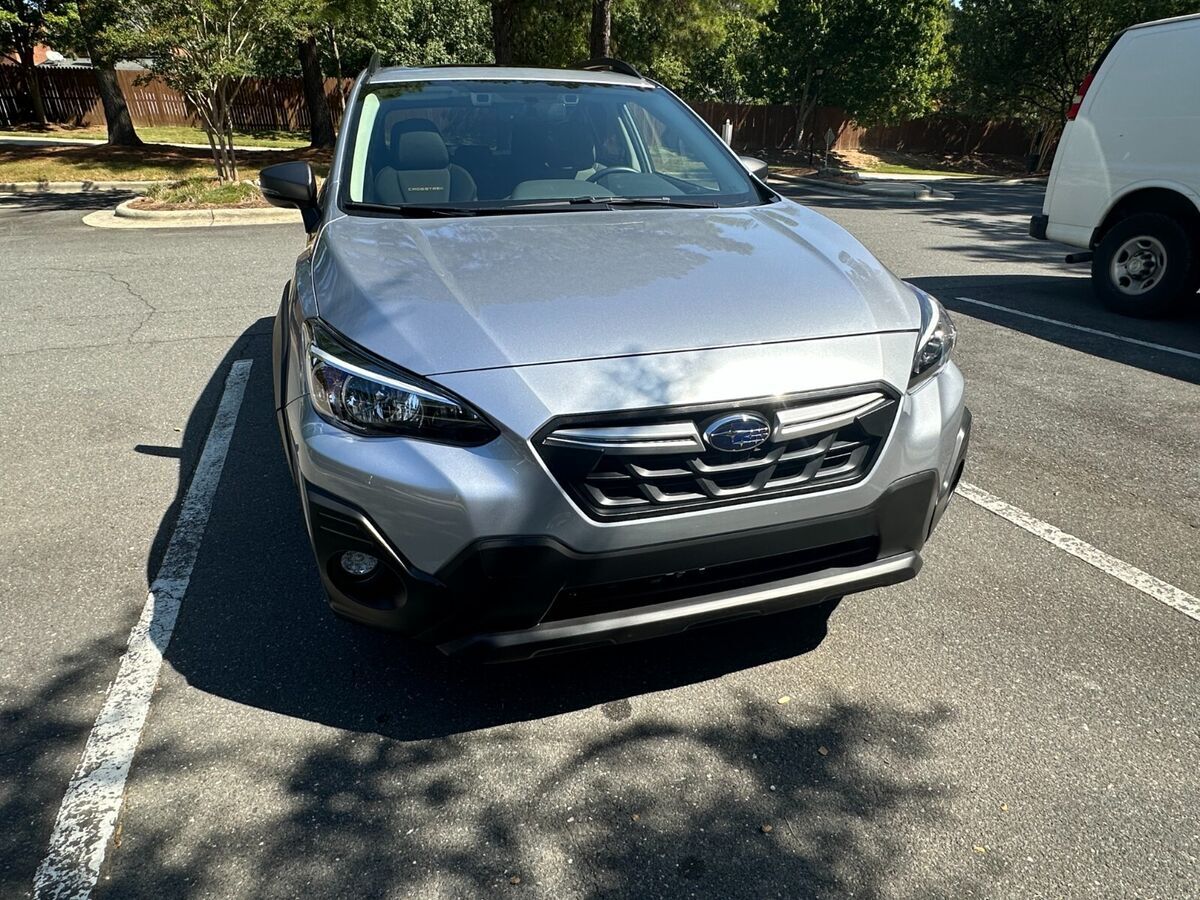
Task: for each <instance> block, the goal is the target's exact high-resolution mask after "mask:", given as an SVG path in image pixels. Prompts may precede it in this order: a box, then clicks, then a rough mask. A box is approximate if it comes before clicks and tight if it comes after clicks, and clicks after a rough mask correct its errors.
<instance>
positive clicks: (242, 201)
mask: <svg viewBox="0 0 1200 900" xmlns="http://www.w3.org/2000/svg"><path fill="white" fill-rule="evenodd" d="M133 205H134V206H135V207H137V208H138V209H180V208H183V209H252V208H261V207H266V206H269V205H270V204H268V203H267V201H266V200H264V199H263V197H262V194H261V193H260V192H259V190H258V188H257V187H256V186H255V184H254V183H253V182H251V181H236V182H226V183H225V184H222V183H221V182H219V181H217V180H216V179H215V178H207V177H203V178H188V179H187V180H185V181H176V182H173V183H172V184H160V185H156V186H155V187H152V188H150V190H148V191H147V192H146V194H145V196H143V197H139V198H138V199H137V200H135V201H134V202H133Z"/></svg>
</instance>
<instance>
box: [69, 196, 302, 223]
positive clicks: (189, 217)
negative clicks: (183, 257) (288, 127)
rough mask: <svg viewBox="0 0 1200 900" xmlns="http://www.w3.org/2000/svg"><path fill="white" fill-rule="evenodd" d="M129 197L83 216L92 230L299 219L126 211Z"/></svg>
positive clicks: (254, 212) (227, 212)
mask: <svg viewBox="0 0 1200 900" xmlns="http://www.w3.org/2000/svg"><path fill="white" fill-rule="evenodd" d="M135 199H137V198H136V197H135V198H131V199H129V200H126V201H125V202H124V203H120V204H118V205H117V207H116V209H102V210H99V211H97V212H94V213H89V214H88V215H86V216H84V217H83V222H84V224H85V225H91V226H92V227H93V228H213V227H223V226H225V227H227V226H231V225H290V224H293V223H295V224H300V223H301V222H303V219H301V217H300V211H299V210H296V209H130V206H129V205H130V204H131V203H132V202H133V201H134V200H135Z"/></svg>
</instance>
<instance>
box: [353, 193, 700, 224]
mask: <svg viewBox="0 0 1200 900" xmlns="http://www.w3.org/2000/svg"><path fill="white" fill-rule="evenodd" d="M345 206H346V209H347V210H356V211H358V210H361V211H362V212H377V213H386V214H387V215H391V216H403V217H406V218H417V219H428V218H436V217H440V216H447V217H450V216H504V215H517V214H520V213H539V212H569V211H571V210H575V209H616V208H618V207H643V208H645V207H657V208H660V209H671V208H675V209H714V208H716V206H717V201H715V200H702V199H695V198H689V197H547V198H545V199H539V200H517V201H513V202H509V203H501V204H500V205H499V206H422V205H418V204H415V203H403V204H399V203H398V204H396V205H394V206H393V205H392V204H389V203H368V202H366V201H362V200H347V201H346V203H345Z"/></svg>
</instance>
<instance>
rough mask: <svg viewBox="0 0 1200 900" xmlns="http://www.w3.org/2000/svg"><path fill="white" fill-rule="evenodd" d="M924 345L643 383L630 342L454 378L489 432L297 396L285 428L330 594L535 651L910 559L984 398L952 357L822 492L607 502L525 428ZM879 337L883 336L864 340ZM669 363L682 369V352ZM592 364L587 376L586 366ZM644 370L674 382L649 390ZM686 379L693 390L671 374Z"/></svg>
mask: <svg viewBox="0 0 1200 900" xmlns="http://www.w3.org/2000/svg"><path fill="white" fill-rule="evenodd" d="M911 344H912V336H911V335H907V334H899V335H885V336H880V337H871V338H847V339H839V340H837V341H829V342H812V344H809V345H804V346H801V347H798V348H793V347H785V348H754V349H752V350H751V349H742V350H722V351H706V352H704V353H699V354H696V355H695V357H696V358H695V365H693V366H690V367H689V365H688V363H690V362H692V361H691V360H687V361H680V360H678V359H676V358H666V359H665V360H664V361H663V362H659V361H658V360H657V358H652V359H650V360H648V361H646V362H644V363H642V367H643V368H645V369H647V370H648V371H647V372H641V373H639V374H641V375H647V374H649V375H663V376H670V378H668V377H662V378H660V379H657V380H656V379H650V378H643V379H641V380H639V381H638V382H637V383H636V385H635V387H636V388H637V389H638V392H637V393H636V394H635V393H634V392H633V391H631V390H629V389H628V388H627V387H626V383H628V380H629V379H628V373H627V371H625V370H622V369H621V368H620V366H621V365H622V361H612V362H611V363H610V362H607V361H606V362H602V363H589V364H587V365H586V366H584V365H583V364H565V365H563V366H544V367H531V368H530V369H527V370H525V371H517V370H500V371H498V372H488V373H480V374H469V375H464V376H457V377H456V378H455V379H454V380H450V379H443V383H445V384H447V386H449V387H451V388H452V389H454V390H455V391H456V392H457V393H459V394H460V395H461V396H464V397H466V399H467V400H468V401H470V402H473V403H476V404H477V405H478V406H479V408H481V409H486V410H488V411H489V413H492V414H493V416H494V417H495V419H496V420H497V421H498V422H500V423H501V424H502V426H503V430H504V435H503V436H502V437H501V438H500V439H498V440H496V441H493V442H492V443H491V444H488V445H486V446H483V447H477V448H459V447H446V446H441V445H436V444H430V443H428V442H422V441H411V440H405V439H370V438H360V437H356V436H354V435H350V434H348V433H346V432H344V431H341V430H339V429H336V428H334V427H333V426H331V425H329V424H327V423H325V422H324V421H323V420H321V419H320V418H318V417H317V416H316V415H315V414H314V413H313V411H312V408H311V405H310V403H309V401H308V398H307V397H306V396H304V395H302V394H301V395H299V396H295V397H294V399H293V400H292V401H291V402H290V403H288V404H287V405H286V406H285V407H284V410H283V416H282V418H283V427H284V431H285V433H286V435H287V438H286V443H287V445H288V448H289V453H290V454H291V458H292V461H293V470H294V471H295V472H296V473H297V475H298V478H299V480H300V482H301V484H302V485H303V489H302V492H301V493H302V497H303V500H304V505H305V513H306V520H307V523H308V527H309V531H310V535H311V537H312V542H313V546H314V549H315V551H316V555H317V560H318V563H319V567H320V572H321V577H322V579H323V581H324V583H325V587H326V589H327V591H328V593H329V597H330V601H331V604H332V605H333V607H334V608H335V609H336V610H337V611H338V612H339V613H341V614H343V615H345V616H347V617H349V618H352V619H355V620H358V621H362V622H365V623H368V624H371V625H375V626H380V627H386V628H391V629H395V630H398V631H400V632H402V633H405V634H407V635H410V636H413V637H417V638H420V639H423V640H426V641H431V642H434V643H436V644H438V645H439V646H441V647H442V649H444V650H445V651H447V652H450V653H458V654H464V655H475V656H486V657H489V658H522V657H528V656H532V655H536V654H538V653H542V652H547V651H550V650H555V649H560V648H562V647H567V646H577V645H579V644H591V643H610V642H615V641H623V640H631V639H635V638H638V637H646V636H651V635H654V634H661V633H664V632H668V631H680V630H685V629H687V628H689V627H692V626H693V625H696V624H698V623H707V622H710V621H714V620H720V619H725V618H731V617H743V616H746V615H755V614H759V613H762V612H768V611H775V610H777V609H783V608H789V607H795V606H802V605H806V604H810V603H818V602H820V601H821V600H823V599H826V598H828V597H832V596H840V595H843V594H847V593H852V592H854V591H860V590H867V589H869V588H874V587H879V586H881V585H883V584H890V583H893V582H895V581H901V580H904V579H906V578H910V577H912V576H913V575H915V574H916V572H917V570H918V569H919V566H920V559H919V553H920V551H921V549H922V547H923V545H924V542H925V539H926V538H927V537H928V535H929V533H930V532H931V531H932V529H933V527H934V526H935V525H936V523H937V521H938V519H939V518H940V516H941V514H942V512H943V511H944V509H945V507H946V504H947V503H948V501H949V498H950V496H951V493H952V491H953V486H954V484H955V483H956V482H957V479H958V477H959V475H960V474H961V470H962V464H963V460H964V458H965V455H966V452H967V443H968V440H969V434H970V414H969V413H968V412H967V411H966V409H965V407H964V405H963V382H962V376H961V374H960V373H959V372H958V370H957V368H955V367H954V366H953V364H951V365H950V366H948V367H947V368H946V369H945V370H943V372H941V373H940V374H939V375H938V376H937V377H936V378H934V379H932V380H931V381H930V382H927V383H926V384H925V385H924V386H922V387H921V388H920V389H918V390H917V391H914V392H912V393H905V394H903V395H902V398H901V403H900V409H899V411H898V413H897V415H896V418H895V423H894V425H893V427H892V430H891V433H890V434H889V435H888V437H887V439H886V443H885V445H884V446H883V448H882V450H881V452H880V453H879V457H878V459H877V461H876V462H875V464H874V465H873V467H872V469H871V470H870V472H869V474H868V475H867V476H866V477H865V478H864V479H863V480H861V481H859V482H857V483H855V484H852V485H849V486H844V487H835V488H831V489H828V490H824V491H821V492H818V493H813V494H809V495H799V496H785V497H777V498H770V499H762V500H756V501H753V502H745V503H742V504H739V505H733V506H727V507H720V508H716V509H703V510H691V511H685V512H680V513H678V514H673V515H667V516H661V517H658V518H650V519H639V520H633V521H620V522H603V521H595V520H593V519H591V518H589V517H588V516H587V515H585V514H584V513H583V512H582V511H581V509H580V508H579V507H577V506H576V505H575V504H574V503H573V502H572V500H571V499H570V498H569V497H568V495H567V494H566V493H565V492H564V490H563V489H562V487H560V486H559V484H558V483H556V481H555V479H554V477H553V476H552V475H551V474H550V472H549V471H548V470H547V469H546V467H545V466H544V465H543V464H542V462H541V460H539V458H538V456H537V454H536V453H535V452H534V451H533V448H532V446H531V444H530V439H529V438H527V437H526V438H522V437H521V435H534V434H536V433H537V432H538V429H539V428H541V427H542V426H543V425H544V424H545V423H546V422H547V421H550V420H552V419H553V418H554V416H556V415H562V414H565V413H568V412H570V411H572V410H587V409H618V408H639V407H651V406H656V405H659V404H663V403H670V402H672V401H675V400H677V399H686V400H689V401H690V400H692V399H695V400H697V402H702V403H711V402H717V401H720V400H722V398H727V397H729V396H730V393H729V391H730V384H731V383H735V382H736V380H737V379H738V378H739V377H744V379H745V381H746V382H747V383H753V384H755V385H758V384H764V383H765V384H766V389H767V390H768V391H776V390H777V391H779V392H780V393H784V392H787V391H788V390H790V389H792V388H793V386H795V387H798V388H799V389H801V390H813V391H820V390H823V389H829V388H830V387H834V386H836V385H838V384H843V385H844V384H856V383H863V382H865V381H867V380H869V378H870V377H872V376H873V377H875V378H878V377H879V375H880V369H879V368H878V367H879V366H880V360H881V358H882V361H883V372H882V374H883V376H884V378H883V380H884V381H885V382H887V383H890V384H892V385H896V384H898V383H899V384H903V383H904V380H906V379H907V370H908V366H909V363H910V361H911V356H912V347H911ZM864 349H865V350H867V351H873V352H865V353H848V352H846V351H847V350H864ZM847 360H850V362H847ZM854 360H862V362H861V363H858V362H854ZM668 362H669V364H670V365H672V366H678V367H680V371H679V372H675V371H669V370H666V369H665V368H664V367H665V366H666V365H667V363H668ZM624 365H625V366H626V367H628V365H629V363H628V362H624ZM651 365H656V366H658V367H659V368H663V371H662V372H659V371H658V370H657V369H655V370H650V369H649V367H650V366H651ZM609 366H611V369H609V368H605V367H609ZM892 369H894V370H895V371H894V372H893V371H891V370H892ZM692 371H698V372H701V373H711V374H710V375H708V377H707V379H706V380H704V381H702V382H701V383H700V384H699V386H697V385H696V383H695V379H694V377H693V378H691V380H688V376H689V375H690V373H691V372H692ZM579 374H582V375H584V376H586V377H573V376H576V375H579ZM772 377H776V378H777V379H778V381H779V385H778V386H776V385H775V384H772V383H771V378H772ZM621 378H624V379H625V381H624V382H622V381H618V379H621ZM645 384H651V385H655V386H657V385H662V388H661V389H657V390H656V393H655V394H653V395H647V393H646V391H645V387H644V385H645ZM679 384H683V385H685V386H686V387H687V390H688V394H687V396H686V397H685V398H677V397H676V396H674V395H672V394H671V393H670V391H671V390H673V386H674V385H679ZM734 390H738V391H739V393H740V389H739V388H738V387H737V385H736V384H734ZM746 395H748V392H747V394H746ZM735 396H736V394H735ZM522 417H524V418H522ZM350 549H363V550H366V551H367V552H371V553H372V555H375V556H377V557H378V558H380V559H381V560H383V564H382V565H381V567H380V569H379V570H378V572H377V574H376V576H372V579H371V580H370V582H369V583H366V582H357V581H354V580H353V579H349V577H348V576H347V575H346V574H345V573H344V572H342V571H341V569H340V567H339V565H338V558H339V557H340V554H341V553H342V552H345V551H346V550H350Z"/></svg>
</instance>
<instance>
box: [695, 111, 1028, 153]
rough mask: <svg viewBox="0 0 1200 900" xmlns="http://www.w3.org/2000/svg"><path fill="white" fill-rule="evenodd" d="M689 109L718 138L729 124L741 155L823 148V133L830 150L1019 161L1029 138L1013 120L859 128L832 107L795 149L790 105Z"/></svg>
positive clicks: (931, 120) (935, 120) (948, 119)
mask: <svg viewBox="0 0 1200 900" xmlns="http://www.w3.org/2000/svg"><path fill="white" fill-rule="evenodd" d="M690 105H691V107H692V108H693V109H694V110H696V112H697V113H699V114H700V116H701V117H702V118H703V119H704V120H705V121H706V122H708V123H709V124H710V125H711V126H712V127H713V128H714V129H715V130H716V131H717V133H718V134H720V132H721V126H722V125H724V123H725V121H726V120H728V121H729V123H730V124H731V125H733V146H734V147H735V148H737V149H738V150H740V151H742V152H746V153H751V152H757V151H761V150H768V151H770V150H789V149H796V150H803V151H808V150H810V149H811V150H815V151H816V152H817V153H823V152H824V150H825V133H826V132H827V131H830V130H832V131H833V133H834V143H833V149H834V150H908V151H913V152H918V153H941V152H944V151H948V150H951V151H957V152H962V153H966V152H982V153H997V154H1000V155H1003V156H1012V157H1024V156H1025V154H1027V153H1028V152H1029V149H1030V143H1029V141H1030V135H1029V132H1028V131H1027V130H1026V129H1025V128H1024V126H1022V125H1019V124H1017V123H1016V122H988V121H978V120H975V121H972V120H968V119H960V118H958V117H956V116H938V115H933V116H926V117H925V118H922V119H914V120H912V121H909V122H902V123H901V124H899V125H872V126H868V127H864V126H862V125H859V124H857V123H856V122H854V121H853V120H851V119H850V117H849V116H847V115H846V113H845V111H844V110H841V109H838V108H837V107H833V106H823V107H820V108H819V109H817V111H816V113H815V114H814V115H813V117H812V122H811V123H810V126H809V128H808V132H807V134H806V135H805V136H804V139H803V141H802V142H801V145H800V146H798V147H797V146H796V130H797V124H798V123H797V120H796V115H797V114H796V107H794V106H788V105H783V104H771V105H751V104H746V103H719V102H715V101H708V100H701V101H698V102H691V103H690Z"/></svg>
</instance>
